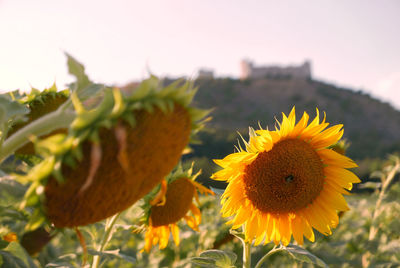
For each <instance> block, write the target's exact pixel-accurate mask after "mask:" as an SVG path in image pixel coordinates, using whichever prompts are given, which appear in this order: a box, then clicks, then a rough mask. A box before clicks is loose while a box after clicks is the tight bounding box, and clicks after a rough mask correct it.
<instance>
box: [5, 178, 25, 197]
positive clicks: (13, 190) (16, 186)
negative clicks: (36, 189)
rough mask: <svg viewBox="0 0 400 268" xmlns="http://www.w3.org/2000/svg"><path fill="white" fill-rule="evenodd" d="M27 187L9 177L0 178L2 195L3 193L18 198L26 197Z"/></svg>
mask: <svg viewBox="0 0 400 268" xmlns="http://www.w3.org/2000/svg"><path fill="white" fill-rule="evenodd" d="M26 190H27V187H26V186H24V185H22V184H21V183H19V182H17V181H15V180H13V179H10V178H9V177H0V193H1V192H2V191H5V192H7V193H8V194H11V195H12V196H14V197H16V198H22V197H24V194H25V192H26Z"/></svg>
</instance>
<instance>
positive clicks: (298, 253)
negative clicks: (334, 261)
mask: <svg viewBox="0 0 400 268" xmlns="http://www.w3.org/2000/svg"><path fill="white" fill-rule="evenodd" d="M283 250H286V251H287V252H288V253H289V254H290V255H291V256H292V257H293V258H295V259H297V260H300V261H302V262H306V263H312V264H315V265H318V266H320V267H326V268H328V265H327V264H326V263H325V262H324V261H323V260H321V259H320V258H318V257H317V256H315V255H314V254H312V253H311V252H309V251H307V250H306V249H304V248H302V247H299V246H296V245H288V246H286V247H284V248H283Z"/></svg>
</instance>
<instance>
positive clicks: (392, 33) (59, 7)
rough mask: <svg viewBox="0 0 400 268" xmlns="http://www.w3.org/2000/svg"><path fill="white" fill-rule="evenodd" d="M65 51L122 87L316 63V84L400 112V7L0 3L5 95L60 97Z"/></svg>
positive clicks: (225, 0) (392, 1)
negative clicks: (46, 92)
mask: <svg viewBox="0 0 400 268" xmlns="http://www.w3.org/2000/svg"><path fill="white" fill-rule="evenodd" d="M64 51H66V52H68V53H70V54H71V55H73V56H74V57H75V58H77V59H78V60H79V61H81V62H82V63H83V64H84V65H85V66H86V69H87V73H88V74H89V76H90V77H91V78H92V79H93V80H95V81H97V82H102V83H106V84H114V83H117V84H120V85H121V84H124V83H127V82H129V81H134V80H140V79H143V78H146V77H147V76H148V73H149V72H151V73H153V74H155V75H158V76H172V77H177V76H182V75H184V76H188V77H194V76H195V75H196V73H197V71H198V70H199V68H202V67H206V68H211V69H214V71H215V73H216V75H217V76H232V77H235V78H237V77H238V76H239V73H240V68H239V63H240V60H241V59H244V58H248V59H251V60H253V61H254V62H255V64H256V65H268V64H280V65H288V64H300V63H302V62H303V61H304V60H305V59H310V60H311V61H312V63H313V75H314V78H316V79H319V80H323V81H327V82H332V83H335V84H336V85H339V86H346V87H350V88H353V89H355V90H359V89H362V90H364V91H365V92H369V93H371V94H372V95H373V96H379V97H381V98H383V99H385V100H388V101H391V102H392V104H394V105H396V106H397V107H398V108H400V1H399V0H381V1H378V0H375V1H372V0H371V1H365V0H331V1H329V0H307V1H306V0H304V1H300V0H292V1H288V0H280V1H272V0H271V1H268V0H258V1H256V0H247V1H244V0H241V1H239V0H198V1H191V0H172V1H169V0H158V1H155V0H145V1H143V0H141V1H135V0H112V1H101V0H68V1H64V0H0V90H1V91H3V92H4V91H8V90H15V89H18V88H19V89H22V90H27V89H29V88H30V86H32V87H35V88H38V89H43V88H45V87H49V86H51V84H52V83H53V82H54V81H56V82H57V85H58V86H59V87H61V88H62V87H63V86H64V85H65V84H66V83H67V82H71V81H72V78H71V77H70V76H69V75H68V73H67V69H66V58H65V56H64Z"/></svg>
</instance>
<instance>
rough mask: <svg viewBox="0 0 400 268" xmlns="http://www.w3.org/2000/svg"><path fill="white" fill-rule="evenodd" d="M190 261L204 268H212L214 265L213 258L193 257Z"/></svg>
mask: <svg viewBox="0 0 400 268" xmlns="http://www.w3.org/2000/svg"><path fill="white" fill-rule="evenodd" d="M190 262H191V263H192V264H194V265H197V266H200V267H206V268H214V267H215V266H216V263H215V260H214V259H211V258H201V257H194V258H191V260H190Z"/></svg>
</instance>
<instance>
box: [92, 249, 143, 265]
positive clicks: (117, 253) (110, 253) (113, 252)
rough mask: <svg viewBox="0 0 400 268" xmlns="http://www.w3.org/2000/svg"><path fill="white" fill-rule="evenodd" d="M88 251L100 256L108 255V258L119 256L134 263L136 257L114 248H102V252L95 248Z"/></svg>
mask: <svg viewBox="0 0 400 268" xmlns="http://www.w3.org/2000/svg"><path fill="white" fill-rule="evenodd" d="M88 253H89V254H91V255H100V256H102V257H110V258H120V259H123V260H125V261H127V262H130V263H136V259H135V258H134V257H132V256H129V255H126V254H123V253H120V250H119V249H114V250H104V251H102V252H100V251H97V250H93V249H89V250H88Z"/></svg>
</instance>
